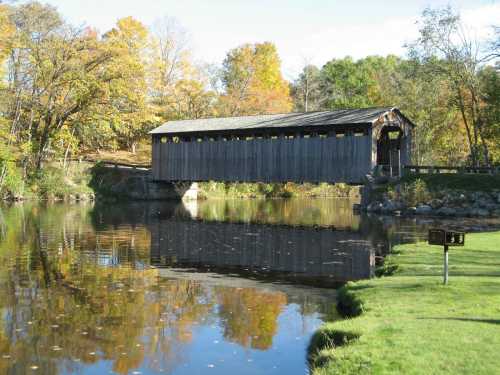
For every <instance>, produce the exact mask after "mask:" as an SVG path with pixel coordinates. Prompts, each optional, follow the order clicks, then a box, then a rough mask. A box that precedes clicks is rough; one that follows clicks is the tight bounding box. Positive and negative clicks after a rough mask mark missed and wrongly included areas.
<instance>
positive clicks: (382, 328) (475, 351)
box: [310, 232, 500, 375]
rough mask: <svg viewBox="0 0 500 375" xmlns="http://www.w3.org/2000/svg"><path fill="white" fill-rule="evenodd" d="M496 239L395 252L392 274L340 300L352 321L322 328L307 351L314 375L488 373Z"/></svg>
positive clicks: (495, 334) (494, 359) (497, 335)
mask: <svg viewBox="0 0 500 375" xmlns="http://www.w3.org/2000/svg"><path fill="white" fill-rule="evenodd" d="M499 241H500V232H494V233H478V234H469V235H467V236H466V241H465V246H464V247H463V248H452V249H451V250H450V281H449V285H447V286H444V285H442V267H443V261H442V257H443V250H442V248H440V247H438V246H429V245H427V244H425V243H417V244H408V245H400V246H397V247H396V248H395V249H394V251H393V253H392V255H390V256H389V257H388V259H387V260H386V266H385V270H386V271H388V272H386V274H387V273H389V274H391V273H392V275H389V276H383V277H381V278H378V279H373V280H367V281H359V282H352V283H349V284H347V285H346V286H345V287H344V288H343V289H342V290H341V291H340V293H339V304H340V306H341V307H342V311H344V312H345V313H348V315H349V316H350V317H351V318H352V319H347V320H344V321H340V322H334V323H328V324H326V325H324V326H323V328H321V329H320V330H319V331H318V332H316V334H315V337H314V338H313V340H312V342H311V346H310V358H311V364H312V367H313V373H314V374H316V375H320V374H403V373H404V374H437V373H439V374H472V373H473V374H493V373H496V372H497V370H498V368H500V358H499V357H498V355H497V348H498V347H499V346H500V320H499V319H498V315H499V312H500V310H499V308H498V306H500V294H499V293H498V290H500V278H499V276H500V267H499V266H500V263H499V259H500V249H499V248H498V246H497V244H498V242H499Z"/></svg>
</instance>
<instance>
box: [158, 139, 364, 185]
mask: <svg viewBox="0 0 500 375" xmlns="http://www.w3.org/2000/svg"><path fill="white" fill-rule="evenodd" d="M371 167H372V156H371V137H370V136H369V135H363V136H354V135H353V134H348V135H346V136H344V137H340V138H337V137H335V136H334V135H333V136H328V137H319V136H315V137H310V138H293V139H286V138H284V137H279V138H275V139H271V138H260V139H251V140H223V139H217V140H203V141H201V142H198V141H196V140H192V141H189V142H183V141H181V142H179V143H173V142H167V143H161V142H160V137H156V138H155V139H154V141H153V176H154V178H155V179H157V180H164V181H208V180H215V181H247V182H285V181H293V182H304V181H308V182H347V183H359V182H361V181H362V179H363V177H364V176H365V175H366V174H367V173H369V172H370V170H371Z"/></svg>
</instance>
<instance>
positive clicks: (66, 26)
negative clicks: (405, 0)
mask: <svg viewBox="0 0 500 375" xmlns="http://www.w3.org/2000/svg"><path fill="white" fill-rule="evenodd" d="M0 25H1V27H0V66H1V67H2V71H1V80H0V195H1V196H2V197H13V196H16V195H19V194H20V191H22V190H25V191H26V189H24V188H22V186H24V185H25V184H27V183H29V184H35V185H36V184H38V183H39V182H38V179H39V178H40V177H39V176H40V175H43V172H42V173H41V172H40V171H42V170H44V169H45V168H47V166H48V165H51V163H53V162H54V161H59V165H60V167H59V168H60V169H61V170H62V172H61V173H62V175H65V174H66V173H67V170H68V164H69V160H72V159H77V158H80V157H82V156H87V155H92V156H93V157H95V156H96V155H97V156H100V155H101V156H103V157H102V158H100V159H103V158H104V157H106V158H108V157H109V158H112V157H113V154H115V153H118V154H120V155H121V153H124V152H125V151H129V152H130V155H132V159H134V158H135V157H137V159H141V160H143V159H147V158H149V153H147V152H146V153H144V154H140V153H139V154H140V155H138V152H137V148H138V145H140V144H141V143H144V142H145V141H146V140H147V139H148V135H147V133H148V131H149V130H151V129H152V128H154V127H155V126H157V125H159V124H161V123H163V122H165V121H168V120H173V119H192V118H201V117H213V116H237V115H252V114H261V113H280V112H281V113H283V112H290V111H314V110H335V109H340V108H360V107H370V106H393V105H394V106H397V107H399V108H400V109H401V110H402V111H403V112H404V113H405V114H407V115H408V116H409V117H410V118H411V119H412V120H413V121H414V122H415V123H416V124H418V126H417V128H416V130H415V131H416V135H415V150H414V160H413V162H414V163H429V164H448V163H449V164H462V165H463V164H467V165H480V164H481V165H490V164H492V163H498V161H499V160H500V159H499V158H500V149H499V145H500V127H499V124H500V120H499V119H500V110H499V108H500V106H499V101H500V96H499V94H498V93H499V92H500V79H499V71H498V65H495V61H496V60H495V59H498V56H499V45H500V43H499V37H500V29H498V28H496V29H494V30H496V31H495V32H494V33H493V34H492V35H493V36H492V39H491V40H490V41H488V40H480V41H479V40H477V41H476V40H475V39H474V38H471V37H470V35H466V34H464V33H463V30H466V28H464V27H463V25H462V23H461V21H460V17H459V15H458V14H457V13H456V12H455V11H453V10H452V9H450V8H442V9H427V10H426V11H425V12H424V13H423V14H422V18H421V20H420V21H419V26H420V37H419V38H418V39H417V40H416V41H414V42H413V43H410V44H409V45H408V46H407V54H406V57H404V58H403V57H397V56H385V57H383V56H369V57H366V58H362V59H359V60H354V59H352V58H350V57H346V58H341V59H337V58H336V59H332V60H331V61H329V62H327V63H326V64H325V65H324V66H323V67H316V66H311V65H307V66H305V67H304V69H303V71H302V73H301V74H300V75H299V77H298V78H297V79H295V80H293V81H292V82H287V81H286V80H285V79H284V78H283V75H282V73H281V62H280V58H279V56H278V52H277V49H276V47H275V46H274V44H273V43H270V42H264V43H256V44H245V45H242V46H238V47H235V48H234V49H232V50H230V51H229V52H228V53H227V55H226V58H225V59H224V61H223V63H222V64H221V65H210V64H205V63H200V62H198V60H196V59H195V58H194V56H193V55H192V53H191V51H190V41H189V38H188V37H187V35H188V33H187V31H186V30H185V29H184V28H183V27H182V26H181V25H180V23H179V22H178V21H175V20H173V19H171V18H164V19H160V20H158V21H157V22H155V23H154V24H153V25H151V26H149V27H148V26H146V25H144V24H142V23H141V22H140V21H139V20H136V19H134V18H133V17H126V18H122V19H120V20H118V21H117V23H116V25H115V27H113V28H112V29H111V30H107V31H105V32H103V33H100V32H98V31H97V30H95V29H94V28H92V26H91V25H90V26H85V27H76V26H74V25H72V24H70V23H68V22H67V21H66V20H65V19H64V17H63V16H62V15H61V14H60V13H59V12H58V11H57V9H55V8H53V7H51V6H48V5H43V4H42V3H39V2H23V3H8V4H0ZM443 36H446V38H444V37H443ZM476 42H477V43H476ZM120 155H118V156H117V158H121V157H122V156H123V155H121V156H120ZM135 155H137V156H135ZM64 180H65V179H64V178H63V179H60V180H59V182H60V183H64ZM35 190H36V189H35Z"/></svg>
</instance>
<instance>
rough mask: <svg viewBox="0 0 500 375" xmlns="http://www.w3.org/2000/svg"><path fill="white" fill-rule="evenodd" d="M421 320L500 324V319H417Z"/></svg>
mask: <svg viewBox="0 0 500 375" xmlns="http://www.w3.org/2000/svg"><path fill="white" fill-rule="evenodd" d="M417 319H421V320H457V321H461V322H474V323H487V324H500V319H480V318H417Z"/></svg>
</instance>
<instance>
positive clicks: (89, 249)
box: [0, 206, 212, 374]
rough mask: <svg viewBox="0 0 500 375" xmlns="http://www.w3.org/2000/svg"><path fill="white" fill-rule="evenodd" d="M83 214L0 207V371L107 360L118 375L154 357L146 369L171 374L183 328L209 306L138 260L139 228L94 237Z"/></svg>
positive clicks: (183, 284)
mask: <svg viewBox="0 0 500 375" xmlns="http://www.w3.org/2000/svg"><path fill="white" fill-rule="evenodd" d="M87 214H88V212H87V211H86V210H83V211H80V207H78V206H72V207H71V210H69V211H67V207H65V208H64V210H59V207H58V206H54V207H51V208H50V209H47V210H42V211H41V212H39V211H38V208H36V207H30V206H26V207H24V208H23V207H13V208H11V209H7V210H4V211H3V216H2V223H1V224H0V226H1V228H2V232H1V233H2V237H1V238H0V257H1V260H2V264H1V265H0V311H2V312H3V313H2V314H1V315H0V319H1V320H0V326H1V328H0V373H2V374H4V373H6V374H7V373H9V372H11V373H25V372H28V371H29V370H30V367H31V366H37V367H38V370H39V372H40V373H57V369H65V370H66V371H70V372H72V371H74V370H75V369H76V368H77V367H78V366H79V363H83V364H85V365H89V364H92V363H95V362H98V361H100V360H102V359H105V360H109V361H112V362H113V370H114V371H116V372H118V373H123V374H125V373H128V372H129V371H130V369H133V368H137V367H138V366H139V365H141V364H142V363H143V362H144V360H145V358H146V357H151V356H156V357H158V358H159V361H158V362H156V363H153V362H152V363H151V364H150V365H151V366H158V367H160V366H162V367H163V368H165V369H168V368H169V367H170V368H172V367H174V366H175V365H177V364H178V363H179V361H181V360H182V355H181V348H182V344H183V343H187V342H189V341H190V339H191V333H190V332H191V329H190V327H191V326H192V325H193V324H194V323H195V322H196V321H197V320H200V319H201V318H202V317H205V316H207V315H208V314H209V312H210V311H211V310H212V302H211V301H209V300H206V298H205V297H204V295H205V292H204V290H203V289H202V288H201V286H200V285H197V284H195V283H193V282H190V281H189V280H184V281H170V282H165V281H159V279H158V275H157V271H156V270H154V269H151V268H149V267H148V266H147V264H146V262H147V261H148V259H149V254H148V252H147V250H148V246H149V234H148V233H147V231H146V230H145V229H136V230H131V228H126V227H121V228H120V229H117V230H109V231H106V232H101V233H94V232H93V231H92V227H91V226H90V225H89V223H88V220H87ZM143 232H144V233H143ZM113 257H115V258H117V259H114V260H113ZM120 261H124V263H125V264H126V266H123V265H122V266H120V267H117V266H116V265H117V264H118V263H119V262H120ZM202 297H203V298H202ZM203 299H205V301H204V302H201V301H202V300H203ZM3 355H9V356H11V359H9V358H2V356H3Z"/></svg>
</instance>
